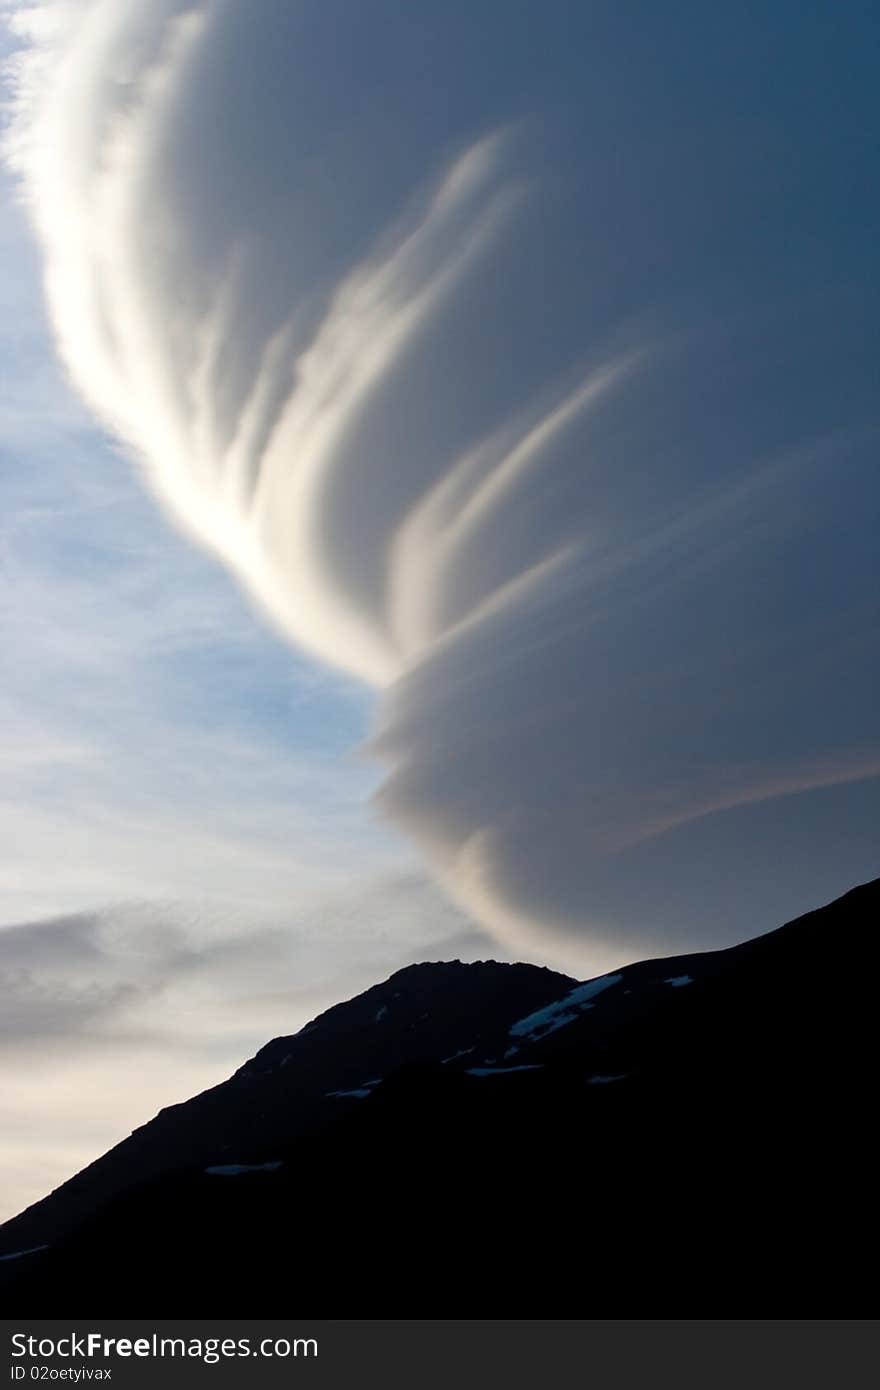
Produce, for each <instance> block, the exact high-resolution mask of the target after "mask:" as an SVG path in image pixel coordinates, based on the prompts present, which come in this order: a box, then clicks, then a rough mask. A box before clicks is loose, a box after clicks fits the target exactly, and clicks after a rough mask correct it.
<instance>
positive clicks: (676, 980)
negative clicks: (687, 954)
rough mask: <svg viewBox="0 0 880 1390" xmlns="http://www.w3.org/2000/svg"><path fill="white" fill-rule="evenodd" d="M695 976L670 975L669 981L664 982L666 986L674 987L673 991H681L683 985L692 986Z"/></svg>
mask: <svg viewBox="0 0 880 1390" xmlns="http://www.w3.org/2000/svg"><path fill="white" fill-rule="evenodd" d="M693 982H694V977H693V975H670V977H669V979H668V980H664V981H663V983H664V985H672V988H673V989H681V987H682V985H692V984H693Z"/></svg>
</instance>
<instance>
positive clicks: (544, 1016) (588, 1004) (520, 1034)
mask: <svg viewBox="0 0 880 1390" xmlns="http://www.w3.org/2000/svg"><path fill="white" fill-rule="evenodd" d="M622 979H623V976H622V975H600V977H599V979H598V980H588V981H587V983H586V984H585V985H576V986H575V988H574V989H573V990H570V991H569V993H568V994H566V995H565V997H564V998H562V999H557V1000H556V1002H555V1003H554V1004H548V1005H547V1007H546V1008H544V1009H538V1010H536V1012H535V1013H533V1014H528V1015H527V1016H526V1017H525V1018H521V1019H520V1020H519V1022H518V1023H514V1025H513V1027H512V1028H511V1029H510V1036H511V1037H513V1038H527V1039H528V1041H529V1042H537V1041H538V1039H539V1038H546V1037H547V1036H548V1035H549V1034H550V1033H555V1032H557V1031H558V1029H560V1028H565V1027H567V1025H568V1024H569V1023H574V1021H575V1019H576V1018H577V1017H578V1015H579V1014H581V1013H583V1012H584V1011H585V1010H586V1009H592V1007H593V1003H592V1001H593V1000H594V999H595V998H596V996H597V995H599V994H602V993H603V992H604V991H605V990H606V989H610V988H611V986H612V985H616V984H618V983H619V982H620V981H621V980H622Z"/></svg>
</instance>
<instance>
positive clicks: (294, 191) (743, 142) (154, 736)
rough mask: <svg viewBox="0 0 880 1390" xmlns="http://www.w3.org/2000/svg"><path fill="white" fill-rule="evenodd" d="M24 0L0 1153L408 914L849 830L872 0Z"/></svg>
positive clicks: (532, 951) (12, 401)
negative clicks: (35, 2)
mask: <svg viewBox="0 0 880 1390" xmlns="http://www.w3.org/2000/svg"><path fill="white" fill-rule="evenodd" d="M5 8H7V9H12V10H13V11H14V13H16V14H17V15H19V17H21V16H23V15H27V14H28V13H31V14H32V17H33V13H34V12H31V11H29V9H28V7H27V5H25V4H24V0H8V3H7V4H6V6H5ZM35 14H36V18H37V22H36V25H35V27H34V26H32V32H31V36H30V37H31V41H32V45H33V46H32V47H31V48H29V49H28V53H29V55H30V56H29V57H28V58H27V59H25V60H24V61H23V63H22V64H21V65H19V68H18V74H19V77H20V78H21V83H20V85H19V86H18V87H16V88H15V93H16V95H15V98H14V110H15V118H14V120H13V122H12V124H11V127H10V130H11V133H10V138H9V142H8V146H7V148H8V158H9V164H10V167H15V168H16V169H17V171H18V175H19V178H20V180H21V186H22V189H23V191H24V193H25V195H26V197H27V199H28V208H29V214H30V218H31V222H32V227H33V232H32V233H28V232H26V230H25V227H24V223H23V220H22V218H21V216H20V215H19V213H18V212H17V211H15V210H14V209H13V208H12V206H11V204H9V199H8V194H9V187H8V185H7V186H6V189H5V191H6V195H7V198H6V205H7V212H6V215H5V216H4V218H3V222H2V233H0V235H2V238H3V240H2V245H0V311H2V320H0V323H2V327H0V371H2V393H0V490H2V498H0V501H2V504H3V505H2V508H0V516H2V523H0V568H2V576H3V581H4V608H3V611H2V623H3V633H2V638H3V644H4V651H5V652H6V653H7V655H8V656H9V657H10V660H9V661H8V662H7V673H6V676H5V678H4V681H3V683H2V685H0V762H2V765H3V771H4V778H3V783H2V787H3V791H2V799H0V846H2V851H3V853H2V860H0V864H2V867H0V874H2V877H0V884H2V887H3V890H4V896H3V905H2V909H0V922H2V923H5V926H3V927H2V929H0V984H2V985H3V987H4V988H5V991H6V995H7V996H8V1003H9V1016H10V1017H11V1018H13V1019H14V1020H15V1023H14V1026H13V1027H12V1028H11V1029H10V1030H9V1031H8V1034H7V1035H6V1038H5V1043H4V1046H5V1048H6V1049H7V1055H8V1056H9V1057H10V1058H11V1059H12V1062H11V1065H10V1075H11V1079H12V1086H13V1092H14V1093H15V1095H16V1096H17V1097H18V1098H17V1100H16V1101H15V1105H16V1106H17V1107H19V1109H18V1110H16V1114H17V1115H18V1119H16V1118H15V1116H12V1117H10V1123H9V1124H7V1133H8V1134H9V1135H11V1136H12V1138H8V1139H7V1141H6V1142H7V1145H10V1146H11V1148H12V1149H14V1155H13V1156H12V1158H11V1160H10V1161H11V1163H12V1166H13V1167H14V1168H15V1171H16V1173H18V1174H19V1177H18V1178H17V1179H16V1183H17V1184H18V1187H17V1189H16V1190H18V1191H19V1192H20V1191H22V1190H23V1189H22V1188H21V1185H20V1184H21V1182H25V1183H30V1185H31V1188H32V1189H38V1188H39V1187H40V1186H43V1187H45V1186H46V1185H47V1182H48V1177H49V1172H50V1169H51V1171H52V1173H53V1174H58V1173H60V1172H61V1170H62V1169H63V1167H64V1164H65V1163H68V1164H69V1163H70V1162H71V1161H72V1159H71V1154H70V1153H66V1154H65V1156H64V1157H63V1159H62V1158H61V1157H59V1154H58V1152H57V1147H53V1146H57V1143H58V1140H57V1134H56V1138H55V1139H53V1138H52V1126H51V1114H52V1107H53V1106H54V1107H56V1108H57V1107H58V1106H59V1105H60V1104H62V1102H60V1101H59V1093H60V1092H63V1093H64V1095H66V1097H67V1100H66V1101H64V1102H63V1105H62V1109H63V1110H64V1115H65V1119H66V1124H65V1126H64V1129H65V1133H66V1135H67V1136H68V1140H67V1141H66V1142H73V1136H75V1133H79V1131H77V1128H76V1126H77V1125H78V1124H80V1125H83V1124H87V1125H88V1126H90V1127H91V1128H90V1130H89V1135H88V1138H87V1139H86V1138H84V1137H83V1136H82V1134H80V1137H79V1139H77V1140H76V1143H77V1144H78V1145H79V1148H78V1150H77V1151H78V1152H79V1153H81V1154H87V1153H88V1152H90V1151H91V1152H93V1151H94V1147H95V1146H96V1145H99V1144H101V1145H102V1144H103V1143H105V1142H107V1140H108V1139H109V1138H111V1137H114V1136H115V1135H116V1134H118V1133H119V1132H120V1127H123V1128H124V1126H125V1125H126V1124H130V1123H134V1122H135V1121H136V1120H141V1119H143V1118H144V1110H145V1108H147V1109H148V1108H149V1105H148V1102H152V1100H153V1099H154V1098H157V1097H163V1096H164V1097H165V1098H166V1099H167V1098H171V1097H172V1096H179V1095H180V1094H181V1093H183V1094H186V1093H187V1092H188V1091H191V1090H192V1089H193V1087H194V1086H195V1085H197V1084H203V1083H204V1082H205V1081H206V1080H208V1079H213V1078H214V1077H215V1076H216V1075H217V1074H218V1072H220V1073H222V1072H223V1071H224V1070H228V1069H229V1068H230V1066H231V1065H234V1064H235V1063H236V1062H237V1061H238V1060H240V1058H241V1055H242V1053H243V1052H247V1051H249V1050H253V1048H254V1047H255V1046H257V1045H258V1044H259V1043H260V1042H262V1041H264V1040H265V1037H266V1036H267V1035H268V1034H270V1033H272V1032H278V1031H282V1030H285V1029H289V1028H292V1027H294V1026H296V1024H297V1022H301V1021H302V1019H303V1017H304V1016H305V1015H307V1014H309V1013H311V1012H314V1011H315V1009H316V1008H318V1007H320V1006H321V1005H322V1004H323V1003H329V1002H332V1000H333V999H334V998H340V997H342V996H344V995H347V994H350V993H352V992H353V990H354V989H356V988H358V987H360V985H362V984H367V983H370V982H371V981H372V980H375V979H376V978H378V977H380V976H381V975H382V974H384V973H387V971H388V970H389V969H391V968H394V966H395V965H400V964H403V963H405V962H406V961H407V960H411V959H414V958H419V957H424V956H425V955H434V956H437V955H440V956H442V955H446V956H450V955H463V956H469V955H473V954H474V953H476V954H483V955H486V954H490V953H491V954H496V955H497V954H500V953H503V952H505V951H506V952H513V953H516V954H518V955H522V956H525V957H527V958H533V959H539V960H543V961H547V962H551V963H556V964H562V965H563V966H564V967H565V968H567V969H569V970H571V971H572V972H574V971H577V973H579V974H580V975H581V976H582V977H584V976H587V975H590V974H597V973H599V972H600V971H602V970H605V969H610V968H614V967H615V966H618V965H620V964H621V963H623V962H625V961H628V960H633V959H637V958H639V957H643V956H647V955H654V956H656V955H661V954H668V953H671V952H674V951H682V950H693V949H701V948H709V947H715V946H722V945H726V944H730V943H732V942H734V941H738V940H742V939H744V938H746V937H748V936H751V935H755V934H757V933H758V932H760V931H763V930H767V929H770V928H772V927H773V926H775V925H777V924H778V923H779V922H780V921H783V920H785V919H787V918H790V917H793V916H795V915H797V914H798V913H799V912H802V911H805V910H807V909H809V908H810V907H813V906H815V905H816V904H817V903H819V902H822V901H823V900H827V899H829V898H831V897H833V896H835V895H836V894H837V893H840V892H842V891H844V890H845V889H847V888H848V887H850V886H852V884H853V883H855V882H857V881H859V880H860V879H864V878H868V877H871V876H873V875H874V874H876V872H877V862H878V838H877V826H878V825H880V713H878V711H880V701H878V699H877V689H878V685H880V640H878V639H880V583H878V577H880V576H878V568H877V544H876V537H877V534H878V529H880V485H878V477H880V474H878V468H877V457H878V441H880V406H878V396H877V356H876V352H877V321H878V318H880V301H878V288H880V277H878V276H877V273H876V271H877V264H876V261H877V238H876V227H877V222H878V211H880V185H878V177H877V175H878V168H877V162H876V157H875V143H876V129H877V115H878V112H877V83H876V68H877V64H876V55H877V40H878V34H880V23H878V12H877V9H876V6H873V7H869V6H862V5H848V6H843V7H842V6H840V5H838V4H836V3H833V0H817V3H815V4H810V5H808V6H804V5H803V4H802V3H795V0H779V3H777V4H774V5H773V6H770V7H768V6H767V5H766V4H765V3H759V0H743V3H742V4H738V5H736V6H734V7H725V6H718V5H715V6H713V5H707V4H705V3H704V0H673V2H672V3H671V4H669V5H663V6H660V5H656V4H654V3H650V0H643V2H642V3H636V4H634V5H631V6H630V5H620V4H619V3H618V2H617V0H591V3H589V4H587V3H583V2H582V0H517V3H516V4H513V3H511V4H509V5H504V6H499V4H498V3H497V0H436V3H424V4H422V3H420V4H418V5H406V4H401V3H400V0H371V4H370V5H369V6H367V5H364V4H363V3H362V0H334V3H333V4H330V5H328V4H327V3H326V0H260V3H259V5H257V4H253V3H251V0H70V3H69V4H68V3H65V4H63V5H62V6H61V7H60V8H56V7H54V6H52V7H48V8H47V7H46V6H38V7H37V10H36V12H35ZM499 15H503V22H501V23H500V22H499ZM38 268H39V269H38ZM41 273H42V274H44V276H45V284H46V289H47V304H48V316H49V317H48V321H49V322H51V325H52V335H51V336H52V340H53V341H50V334H49V332H48V330H47V326H46V321H44V317H43V310H42V307H41V296H40V287H39V284H38V276H39V274H41ZM56 354H57V357H58V359H59V360H63V361H64V362H65V364H66V370H67V372H68V374H69V377H70V380H71V383H72V387H71V389H68V387H66V386H65V385H64V384H63V382H62V380H61V377H60V369H59V368H58V367H57V366H56V365H55V361H56ZM74 393H75V394H74ZM80 399H82V400H83V401H88V402H89V409H88V410H87V409H86V407H85V406H84V405H82V404H80V403H79V401H80ZM367 749H369V756H367ZM374 792H375V796H374V795H373V794H374ZM392 827H393V828H392ZM398 836H399V838H398ZM416 852H417V853H418V857H416ZM439 885H442V886H443V891H441V888H440V887H439ZM452 904H458V906H453V905H452ZM474 923H479V924H480V926H479V927H478V926H476V925H474ZM61 1058H63V1059H64V1063H63V1066H62V1065H61V1062H60V1059H61ZM132 1067H135V1068H136V1069H137V1073H138V1077H139V1078H142V1079H143V1085H142V1090H141V1091H138V1092H135V1091H133V1090H132V1088H131V1086H130V1084H127V1078H128V1077H129V1076H130V1073H131V1070H132ZM25 1073H27V1075H28V1076H29V1077H31V1079H32V1080H33V1084H25V1083H24V1081H23V1080H22V1078H23V1077H24V1076H25ZM86 1094H88V1095H89V1096H90V1097H92V1099H90V1100H89V1103H88V1104H87V1105H84V1104H82V1099H83V1097H84V1096H85V1095H86ZM77 1115H79V1116H80V1119H79V1120H77V1119H76V1116H77ZM90 1145H91V1150H90V1148H89V1146H90ZM22 1175H23V1176H22Z"/></svg>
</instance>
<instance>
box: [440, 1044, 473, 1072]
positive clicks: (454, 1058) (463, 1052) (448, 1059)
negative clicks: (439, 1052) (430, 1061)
mask: <svg viewBox="0 0 880 1390" xmlns="http://www.w3.org/2000/svg"><path fill="white" fill-rule="evenodd" d="M473 1050H474V1049H473V1048H472V1047H463V1048H462V1049H461V1052H453V1054H452V1056H451V1057H444V1058H442V1060H441V1062H440V1065H441V1067H445V1066H446V1063H447V1062H457V1061H458V1059H459V1057H467V1056H468V1055H469V1054H470V1053H471V1052H473Z"/></svg>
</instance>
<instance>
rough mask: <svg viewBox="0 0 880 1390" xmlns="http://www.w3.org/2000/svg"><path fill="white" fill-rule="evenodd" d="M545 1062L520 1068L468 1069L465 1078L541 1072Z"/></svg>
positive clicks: (531, 1063) (530, 1063) (532, 1063)
mask: <svg viewBox="0 0 880 1390" xmlns="http://www.w3.org/2000/svg"><path fill="white" fill-rule="evenodd" d="M543 1066H544V1063H543V1062H529V1063H528V1065H525V1066H519V1067H468V1068H467V1069H466V1070H465V1076H509V1075H510V1073H511V1072H514V1071H541V1069H542V1068H543Z"/></svg>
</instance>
